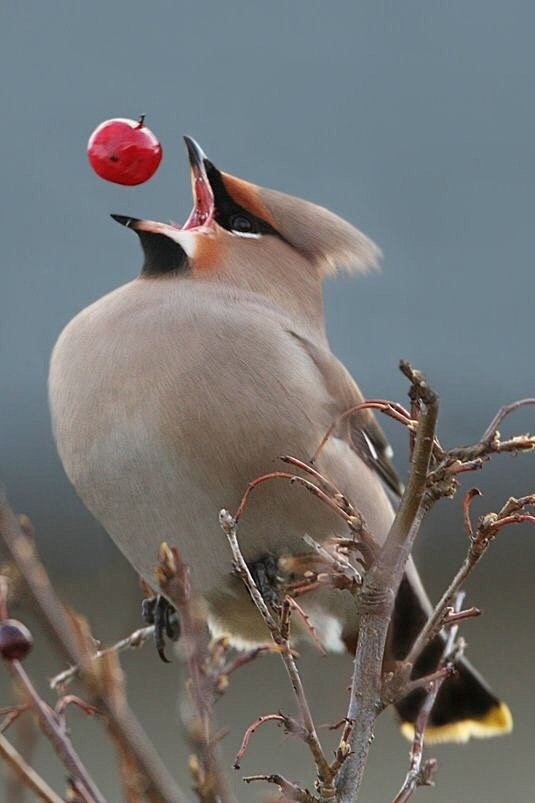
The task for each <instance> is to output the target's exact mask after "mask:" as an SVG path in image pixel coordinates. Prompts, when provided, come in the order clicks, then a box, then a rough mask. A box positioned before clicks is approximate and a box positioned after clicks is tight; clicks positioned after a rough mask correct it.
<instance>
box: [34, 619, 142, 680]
mask: <svg viewBox="0 0 535 803" xmlns="http://www.w3.org/2000/svg"><path fill="white" fill-rule="evenodd" d="M152 636H154V625H148V626H147V627H141V628H139V629H138V630H134V632H133V633H131V634H130V635H129V636H126V637H125V638H122V639H120V641H117V642H116V643H115V644H112V645H111V646H110V647H105V648H104V649H102V650H97V652H96V653H94V655H91V656H90V657H91V660H92V661H98V659H99V658H102V657H103V656H104V655H107V654H108V653H110V652H124V651H125V650H131V649H137V647H141V646H142V645H143V644H144V643H145V642H146V641H147V639H149V638H151V637H152ZM80 671H81V667H80V666H79V665H78V664H75V665H74V666H70V667H69V668H68V669H64V670H63V672H60V673H59V674H58V675H54V677H53V678H50V680H49V682H48V684H49V686H50V688H51V689H57V688H59V687H60V686H66V685H67V683H70V681H71V680H73V679H74V678H75V677H76V676H77V675H79V673H80Z"/></svg>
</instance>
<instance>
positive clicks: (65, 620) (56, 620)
mask: <svg viewBox="0 0 535 803" xmlns="http://www.w3.org/2000/svg"><path fill="white" fill-rule="evenodd" d="M0 534H1V536H2V538H3V540H4V543H5V544H6V546H7V548H8V550H9V552H10V553H11V556H12V558H13V560H14V562H15V564H16V565H17V567H18V569H19V570H20V573H21V575H22V576H23V578H24V581H25V583H26V585H27V587H28V589H29V591H30V592H31V594H32V596H33V598H34V601H35V604H36V607H37V609H38V610H39V611H40V612H41V614H42V615H43V616H44V617H45V618H46V621H47V623H48V625H49V629H50V630H51V632H52V634H53V635H54V640H53V643H54V645H55V646H56V647H57V648H59V650H60V652H61V653H62V655H63V656H64V657H65V658H66V659H67V660H68V661H69V662H70V663H71V664H74V665H77V666H80V667H81V668H82V672H81V680H82V682H83V683H84V685H85V686H86V688H87V689H88V691H89V693H90V694H91V696H92V702H93V703H94V705H95V706H96V707H97V708H98V709H99V710H100V711H102V713H103V714H105V721H106V725H107V728H108V730H109V732H110V734H111V736H112V738H113V740H114V742H115V744H116V745H117V746H118V749H119V750H120V751H121V752H122V753H123V754H125V755H129V756H131V758H132V761H133V762H134V763H135V766H136V770H137V772H138V774H139V776H140V778H142V779H143V782H144V789H145V795H146V796H147V798H148V799H149V800H151V801H153V803H182V802H183V801H185V800H187V796H186V795H185V794H184V793H183V792H182V791H181V790H180V788H179V787H178V786H177V784H176V783H175V781H174V780H173V779H172V778H171V776H170V775H169V773H168V771H167V769H166V768H165V766H164V765H163V763H162V761H161V759H160V757H159V755H158V753H157V752H156V750H155V748H154V746H153V745H152V744H151V743H150V742H149V740H148V739H147V737H146V735H145V733H144V731H143V729H142V727H141V725H140V724H139V722H138V720H137V719H136V717H135V716H134V714H133V712H132V711H131V709H130V708H129V706H128V705H127V703H126V702H125V701H122V702H121V704H120V705H118V704H117V701H116V699H114V697H113V695H111V694H110V693H109V691H108V690H106V689H99V688H98V686H99V684H98V677H96V675H95V673H94V671H93V667H92V662H91V660H90V657H89V656H90V652H89V650H86V649H84V648H83V647H82V645H81V644H80V641H79V639H78V638H77V634H76V631H75V629H74V627H73V622H72V618H70V617H69V616H68V614H67V612H66V610H65V608H64V607H63V604H62V603H61V601H60V599H59V598H58V596H57V594H56V593H55V591H54V589H53V588H52V585H51V583H50V580H49V579H48V576H47V574H46V572H45V569H44V567H43V565H42V564H41V562H40V560H39V558H38V556H37V552H36V550H35V546H34V544H33V542H32V540H31V539H30V538H29V537H28V535H27V534H26V533H25V532H24V530H23V529H22V528H21V526H20V523H19V521H18V519H17V517H16V516H15V514H14V513H13V511H12V510H11V508H10V507H9V505H8V502H7V499H6V498H5V495H3V494H0Z"/></svg>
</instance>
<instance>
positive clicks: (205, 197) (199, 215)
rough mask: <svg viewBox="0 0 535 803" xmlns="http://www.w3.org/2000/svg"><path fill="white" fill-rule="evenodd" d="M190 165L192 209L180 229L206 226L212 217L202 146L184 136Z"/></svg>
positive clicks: (211, 200)
mask: <svg viewBox="0 0 535 803" xmlns="http://www.w3.org/2000/svg"><path fill="white" fill-rule="evenodd" d="M184 142H185V143H186V148H187V150H188V156H189V163H190V165H191V187H192V191H193V209H192V210H191V213H190V216H189V217H188V219H187V220H186V222H185V223H184V225H183V226H182V230H183V231H186V230H190V229H197V228H200V227H201V226H208V225H210V223H211V222H212V221H213V219H214V209H215V207H214V193H213V192H212V188H211V186H210V182H209V180H208V176H207V173H206V165H205V161H206V155H205V153H204V151H203V150H202V148H201V147H200V146H199V145H198V144H197V143H196V142H195V140H194V139H192V138H191V137H184Z"/></svg>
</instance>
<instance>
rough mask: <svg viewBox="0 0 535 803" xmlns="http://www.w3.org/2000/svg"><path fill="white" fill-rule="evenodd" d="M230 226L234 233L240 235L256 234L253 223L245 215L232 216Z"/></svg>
mask: <svg viewBox="0 0 535 803" xmlns="http://www.w3.org/2000/svg"><path fill="white" fill-rule="evenodd" d="M229 226H230V228H231V230H232V231H235V232H237V233H238V234H253V233H254V232H255V227H254V225H253V221H252V220H250V218H248V217H246V216H245V215H232V217H231V218H230V220H229Z"/></svg>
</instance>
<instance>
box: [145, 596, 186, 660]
mask: <svg viewBox="0 0 535 803" xmlns="http://www.w3.org/2000/svg"><path fill="white" fill-rule="evenodd" d="M141 615H142V617H143V620H144V621H145V622H146V623H147V624H148V625H154V643H155V644H156V649H157V650H158V655H159V656H160V658H161V659H162V661H164V662H165V663H166V664H169V663H171V662H170V661H169V659H168V658H167V657H166V655H165V640H166V638H168V639H171V641H178V638H179V636H180V621H179V618H178V613H177V612H176V609H175V608H173V606H172V605H171V603H170V602H168V601H167V600H166V598H165V597H164V596H162V595H161V594H157V595H156V596H155V597H147V598H146V599H144V600H143V602H142V603H141Z"/></svg>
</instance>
